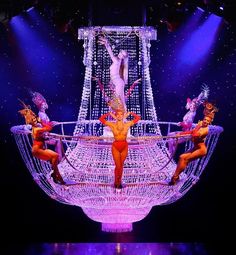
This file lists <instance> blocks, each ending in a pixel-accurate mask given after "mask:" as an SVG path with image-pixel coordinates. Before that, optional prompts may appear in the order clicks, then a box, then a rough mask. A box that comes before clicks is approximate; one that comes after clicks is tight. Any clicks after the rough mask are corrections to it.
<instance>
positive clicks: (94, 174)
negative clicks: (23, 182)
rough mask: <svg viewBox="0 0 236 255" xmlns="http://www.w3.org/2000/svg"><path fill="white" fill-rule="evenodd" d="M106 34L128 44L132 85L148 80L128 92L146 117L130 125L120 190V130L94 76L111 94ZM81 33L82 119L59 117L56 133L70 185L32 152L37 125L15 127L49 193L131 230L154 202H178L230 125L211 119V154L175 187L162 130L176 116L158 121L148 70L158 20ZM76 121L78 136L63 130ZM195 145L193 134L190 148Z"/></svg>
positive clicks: (108, 225) (116, 228) (113, 227)
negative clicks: (114, 148)
mask: <svg viewBox="0 0 236 255" xmlns="http://www.w3.org/2000/svg"><path fill="white" fill-rule="evenodd" d="M101 33H102V34H103V35H105V36H106V37H107V38H108V40H109V41H110V42H111V45H113V46H115V45H114V43H116V46H115V48H113V50H114V54H118V52H119V50H120V49H124V50H127V51H128V54H129V84H127V85H126V86H125V90H126V91H127V90H128V89H129V86H130V84H132V83H133V82H134V81H135V80H137V79H138V78H141V84H138V85H136V86H135V87H134V89H133V91H132V94H131V95H130V96H129V97H128V98H127V107H128V109H129V111H134V112H135V113H137V114H139V115H141V116H142V120H141V121H139V122H138V123H137V124H136V125H135V126H133V127H132V128H131V131H130V133H129V135H128V138H127V141H128V143H129V151H128V156H127V158H126V160H125V163H124V170H123V177H122V184H123V188H122V189H121V190H117V189H115V188H114V186H113V183H114V161H113V158H112V153H111V144H112V141H113V140H112V139H113V136H112V135H110V133H109V132H108V131H107V129H106V128H104V126H103V125H102V124H101V123H100V122H99V121H98V118H99V117H100V116H101V114H103V113H105V112H107V111H108V110H109V108H108V106H107V104H106V102H105V99H104V97H103V95H102V91H101V89H100V88H99V86H97V84H96V83H95V82H94V81H92V75H95V76H96V77H98V78H99V79H100V80H101V82H102V83H103V84H104V90H105V92H106V94H107V95H108V96H111V88H110V86H109V82H110V73H109V67H110V65H111V59H110V57H109V55H108V53H107V51H106V49H105V47H103V46H102V45H96V36H98V35H100V34H101ZM137 37H138V38H137ZM78 38H79V39H83V40H84V45H83V46H84V59H83V63H84V65H85V77H84V84H83V91H82V98H81V105H80V109H79V113H78V119H77V121H76V122H65V123H60V124H59V125H61V133H60V135H59V136H57V137H56V139H58V140H59V139H60V140H61V141H62V143H63V148H64V150H65V157H64V160H62V161H61V162H60V163H59V165H58V167H59V171H60V172H61V174H62V176H63V179H64V180H66V181H67V184H66V185H58V184H56V183H54V182H53V180H52V178H51V177H50V173H51V171H52V169H51V166H50V163H49V162H46V161H42V160H38V159H36V158H34V157H32V154H31V147H32V139H31V135H30V133H31V129H29V128H25V127H22V126H16V127H12V128H11V131H12V132H13V133H14V137H15V140H16V143H17V145H18V148H19V151H20V153H21V156H22V158H23V160H24V162H25V164H26V166H27V168H28V169H29V171H30V172H31V174H32V176H33V178H34V179H35V181H36V182H37V184H38V185H39V186H40V187H41V188H42V189H43V190H44V191H45V193H46V194H48V195H49V196H50V197H51V198H53V199H56V200H57V201H59V202H62V203H66V204H70V205H76V206H80V207H81V208H82V209H83V211H84V212H85V213H86V214H87V215H88V217H90V218H91V219H93V220H94V221H98V222H101V223H103V224H102V229H103V230H104V231H112V232H124V231H131V230H132V223H133V222H136V221H139V220H142V219H143V218H144V217H145V216H146V215H147V214H148V213H149V212H150V210H151V208H152V207H153V206H156V205H163V204H169V203H173V202H175V201H176V200H177V199H179V198H180V197H182V196H183V195H184V194H185V193H186V192H187V191H188V190H189V189H190V188H191V187H192V185H194V184H195V183H196V182H197V181H198V180H199V177H200V175H201V173H202V171H203V170H204V169H205V167H206V165H207V163H208V161H209V159H210V157H211V155H212V153H213V151H214V148H215V146H216V143H217V140H218V137H219V135H220V133H221V132H222V131H223V129H222V128H221V127H218V126H210V128H209V135H208V137H207V140H206V144H207V147H208V153H207V155H206V156H205V157H204V158H201V159H200V160H196V161H193V162H192V163H191V164H189V165H188V166H187V168H186V170H185V172H184V173H182V174H181V175H180V181H179V182H178V183H177V184H176V185H174V186H169V185H168V182H169V180H170V178H171V176H172V174H173V173H174V171H175V169H176V162H175V161H174V159H173V157H172V155H170V153H169V150H168V146H167V142H168V139H169V138H168V137H165V136H163V130H168V132H170V131H171V128H172V127H173V126H177V123H171V122H158V121H157V114H156V109H155V106H154V100H153V93H152V87H151V79H150V72H149V64H150V46H151V45H150V40H153V39H156V30H155V29H153V28H151V27H102V28H101V27H90V28H81V29H79V32H78ZM137 49H138V50H137ZM71 124H72V125H75V128H74V131H73V135H70V134H67V133H66V134H65V131H64V130H66V128H67V125H71ZM191 146H192V143H191V142H189V141H187V142H186V145H185V149H186V150H188V149H190V148H191Z"/></svg>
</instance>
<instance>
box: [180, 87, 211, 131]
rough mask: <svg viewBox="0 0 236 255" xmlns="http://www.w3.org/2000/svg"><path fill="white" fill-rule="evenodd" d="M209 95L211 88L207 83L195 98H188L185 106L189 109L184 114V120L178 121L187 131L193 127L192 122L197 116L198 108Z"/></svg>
mask: <svg viewBox="0 0 236 255" xmlns="http://www.w3.org/2000/svg"><path fill="white" fill-rule="evenodd" d="M208 95H209V88H208V86H206V85H205V86H203V87H202V91H201V93H200V94H199V95H198V96H197V97H195V98H194V99H193V100H191V99H190V98H187V104H186V106H185V108H186V109H187V110H189V111H188V112H187V113H186V114H185V115H184V117H183V121H182V122H179V123H178V125H179V126H181V127H182V130H183V131H187V130H190V129H191V128H192V124H193V121H194V118H195V116H196V112H197V109H198V107H199V106H200V105H201V104H203V103H204V102H205V101H206V100H207V98H208Z"/></svg>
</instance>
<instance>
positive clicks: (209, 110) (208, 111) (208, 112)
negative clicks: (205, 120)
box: [203, 101, 219, 121]
mask: <svg viewBox="0 0 236 255" xmlns="http://www.w3.org/2000/svg"><path fill="white" fill-rule="evenodd" d="M203 106H204V111H203V114H204V116H205V117H209V118H211V121H213V119H214V117H215V113H216V112H218V111H219V109H218V108H217V107H216V106H215V104H214V103H211V102H208V101H205V102H204V103H203Z"/></svg>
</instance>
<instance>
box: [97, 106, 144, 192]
mask: <svg viewBox="0 0 236 255" xmlns="http://www.w3.org/2000/svg"><path fill="white" fill-rule="evenodd" d="M109 115H111V116H112V117H113V118H114V119H115V120H116V122H110V121H107V120H106V117H107V116H109ZM128 115H133V116H134V119H133V120H131V121H127V122H123V120H124V118H126V117H127V116H128ZM99 120H100V121H101V122H102V123H103V124H104V125H106V126H109V127H110V128H111V131H112V133H113V135H114V139H115V141H114V142H113V143H112V156H113V159H114V162H115V184H114V185H115V187H116V188H118V189H120V188H122V185H121V179H122V175H123V167H124V161H125V159H126V157H127V155H128V143H127V141H126V137H127V134H128V130H129V128H130V127H131V126H133V125H134V124H136V123H137V122H138V121H139V120H140V116H138V115H137V114H135V113H133V112H129V113H127V114H126V116H124V112H123V111H119V110H118V111H116V114H115V115H114V114H113V113H110V112H109V113H106V114H104V115H102V116H101V117H100V118H99Z"/></svg>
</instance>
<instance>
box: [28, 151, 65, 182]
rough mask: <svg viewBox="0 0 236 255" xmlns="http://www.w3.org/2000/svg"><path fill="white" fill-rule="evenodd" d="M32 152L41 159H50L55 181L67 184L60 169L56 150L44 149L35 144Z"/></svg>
mask: <svg viewBox="0 0 236 255" xmlns="http://www.w3.org/2000/svg"><path fill="white" fill-rule="evenodd" d="M32 154H33V156H34V157H36V158H39V159H41V160H49V161H50V163H51V165H52V169H53V173H52V175H51V176H52V178H53V181H54V182H55V183H59V184H65V182H64V180H63V178H62V176H61V174H60V172H59V170H58V167H57V165H58V154H57V153H56V152H55V151H52V150H49V149H46V150H45V149H42V148H40V147H38V146H33V148H32Z"/></svg>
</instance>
